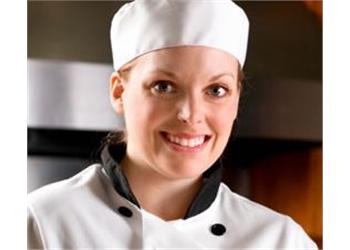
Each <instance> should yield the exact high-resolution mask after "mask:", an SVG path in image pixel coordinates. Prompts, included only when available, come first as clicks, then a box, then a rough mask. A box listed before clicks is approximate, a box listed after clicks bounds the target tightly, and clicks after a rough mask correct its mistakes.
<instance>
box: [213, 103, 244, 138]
mask: <svg viewBox="0 0 350 250" xmlns="http://www.w3.org/2000/svg"><path fill="white" fill-rule="evenodd" d="M237 110H238V102H236V101H235V102H234V103H231V104H229V105H225V106H222V107H220V108H217V109H215V111H214V112H213V113H212V114H213V115H214V118H213V120H214V121H215V126H216V131H217V132H218V134H219V136H220V137H222V138H223V139H224V138H225V140H227V139H228V137H229V136H230V134H231V129H232V125H233V122H234V120H235V119H236V117H237Z"/></svg>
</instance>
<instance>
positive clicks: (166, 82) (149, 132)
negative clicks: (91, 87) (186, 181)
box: [111, 46, 239, 179]
mask: <svg viewBox="0 0 350 250" xmlns="http://www.w3.org/2000/svg"><path fill="white" fill-rule="evenodd" d="M238 75H239V65H238V62H237V60H236V59H235V58H234V57H233V56H231V55H230V54H228V53H225V52H223V51H220V50H216V49H213V48H207V47H199V46H187V47H176V48H169V49H162V50H157V51H154V52H150V53H148V54H145V55H143V56H141V57H139V58H137V59H136V60H135V62H134V64H133V66H132V69H131V71H130V73H129V76H128V78H127V79H123V78H121V77H119V76H118V74H116V73H115V74H114V75H112V78H111V98H112V103H113V106H114V108H115V110H116V111H117V113H119V114H123V115H124V118H125V126H126V132H127V157H129V158H130V159H131V160H132V162H133V163H135V164H136V165H137V166H138V167H140V168H145V169H148V170H150V171H154V172H155V173H157V174H160V175H162V176H164V177H166V178H170V179H179V178H196V177H198V176H200V175H201V174H202V173H203V172H204V171H205V170H207V169H208V168H209V167H210V166H211V165H212V164H213V163H214V162H215V161H216V160H217V159H218V158H219V156H220V155H221V154H222V152H223V150H224V148H225V146H226V144H227V142H228V139H229V137H230V134H231V129H232V124H233V122H234V120H235V119H236V115H237V108H238V101H239V88H238Z"/></svg>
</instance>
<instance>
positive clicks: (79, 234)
mask: <svg viewBox="0 0 350 250" xmlns="http://www.w3.org/2000/svg"><path fill="white" fill-rule="evenodd" d="M247 40H248V19H247V17H246V15H245V13H244V12H243V11H242V10H241V9H240V8H239V7H238V6H237V5H235V4H234V3H232V2H231V1H229V0H222V1H217V0H216V1H215V0H207V1H204V0H203V1H198V0H186V1H182V0H180V1H179V0H136V1H134V2H132V3H128V4H126V5H124V6H123V7H122V8H121V9H120V10H119V11H118V12H117V13H116V15H115V16H114V18H113V21H112V27H111V44H112V52H113V62H114V69H115V72H114V73H113V74H112V76H111V80H110V98H111V103H112V106H113V108H114V110H115V111H116V113H117V114H119V115H122V116H123V117H124V119H125V130H124V141H125V144H124V146H123V144H117V145H109V146H107V147H105V148H104V149H103V152H102V160H103V162H102V164H95V165H92V166H89V167H88V168H86V169H85V170H84V171H82V172H81V173H79V174H77V175H76V176H73V177H72V178H70V179H68V180H65V181H61V182H58V183H55V184H51V185H48V186H46V187H44V188H41V189H39V190H37V191H35V192H33V193H32V194H30V197H29V209H28V211H29V212H28V227H29V228H28V233H29V235H28V240H29V241H28V243H29V244H28V247H29V248H44V249H81V248H90V249H91V248H92V249H144V248H151V249H153V248H175V249H181V248H191V249H204V248H215V249H223V248H229V249H245V248H250V249H252V248H265V249H287V248H288V249H316V245H315V244H314V243H313V242H312V241H311V240H310V239H309V238H308V236H307V235H306V234H305V232H304V231H303V230H302V229H301V227H300V226H299V225H297V224H296V223H295V222H294V221H293V220H292V219H290V218H289V217H287V216H284V215H281V214H278V213H276V212H273V211H271V210H270V209H268V208H265V207H263V206H261V205H258V204H256V203H254V202H252V201H249V200H247V199H245V198H243V197H241V196H239V195H237V194H235V193H233V192H231V191H230V190H229V189H228V187H227V186H225V185H224V184H223V183H221V182H220V174H221V167H220V164H218V162H217V160H218V159H219V157H220V155H221V154H222V152H223V150H224V148H225V146H226V144H227V142H228V139H229V137H230V134H231V129H232V125H233V122H234V121H235V119H236V116H237V109H238V103H239V97H240V89H241V80H242V73H241V71H242V67H243V64H244V60H245V54H246V48H247Z"/></svg>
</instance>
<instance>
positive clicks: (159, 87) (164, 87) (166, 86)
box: [152, 80, 175, 94]
mask: <svg viewBox="0 0 350 250" xmlns="http://www.w3.org/2000/svg"><path fill="white" fill-rule="evenodd" d="M152 90H153V91H155V92H156V93H159V94H167V93H172V92H174V91H175V89H174V87H173V85H172V83H171V82H169V81H163V80H161V81H156V82H154V83H153V84H152Z"/></svg>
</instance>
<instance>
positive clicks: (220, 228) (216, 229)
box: [210, 224, 226, 236]
mask: <svg viewBox="0 0 350 250" xmlns="http://www.w3.org/2000/svg"><path fill="white" fill-rule="evenodd" d="M210 231H211V232H212V233H213V234H214V235H217V236H220V235H223V234H224V233H225V232H226V228H225V226H224V225H222V224H214V225H212V226H211V227H210Z"/></svg>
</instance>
